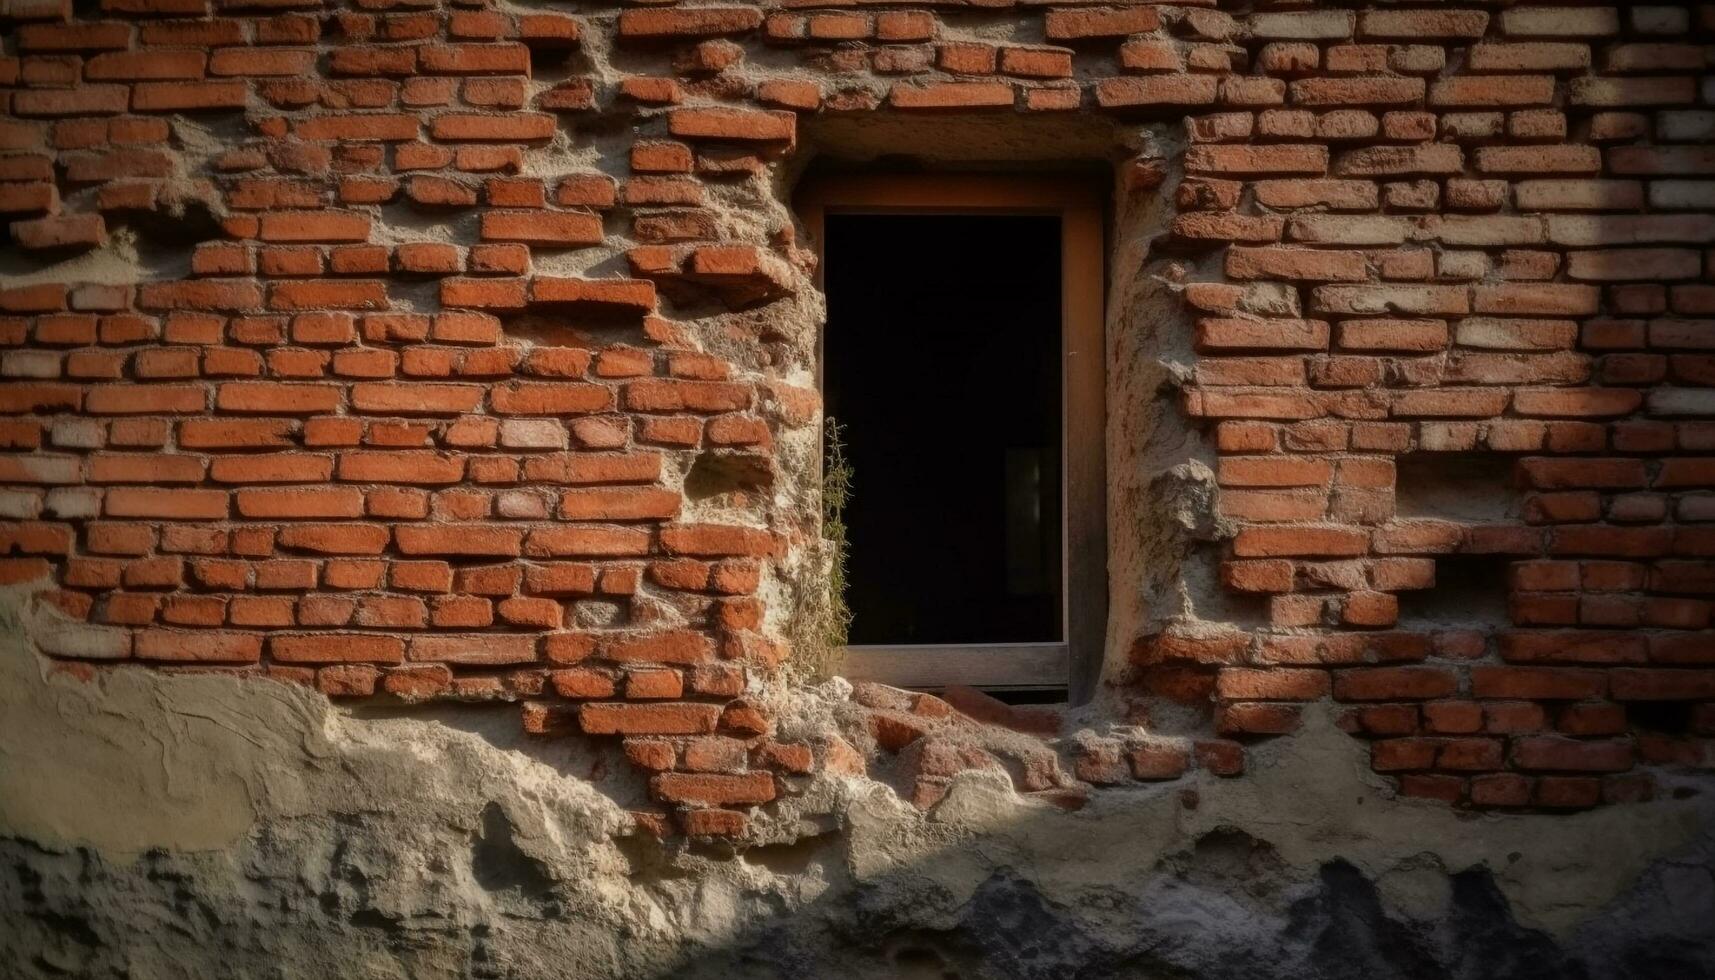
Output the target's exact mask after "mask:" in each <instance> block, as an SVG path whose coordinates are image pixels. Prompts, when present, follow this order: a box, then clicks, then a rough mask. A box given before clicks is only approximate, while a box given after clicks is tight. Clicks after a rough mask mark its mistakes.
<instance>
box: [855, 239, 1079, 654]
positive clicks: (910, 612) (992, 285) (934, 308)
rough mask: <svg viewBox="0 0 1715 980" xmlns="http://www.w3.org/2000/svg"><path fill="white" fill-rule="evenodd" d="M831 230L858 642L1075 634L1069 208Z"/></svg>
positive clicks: (1014, 639) (1046, 639)
mask: <svg viewBox="0 0 1715 980" xmlns="http://www.w3.org/2000/svg"><path fill="white" fill-rule="evenodd" d="M824 237H825V238H826V242H825V247H824V261H825V265H824V273H823V281H824V286H825V288H826V290H827V297H828V324H827V332H826V336H825V339H824V345H823V361H822V370H823V385H824V393H825V395H826V398H827V408H828V413H829V414H830V415H832V416H833V417H834V418H835V419H836V420H838V421H839V423H840V424H841V426H842V427H843V430H844V432H843V435H844V441H845V444H846V455H847V457H848V459H849V460H850V462H851V466H852V470H853V476H852V496H851V500H850V502H849V504H848V507H847V512H846V520H847V525H848V539H849V541H850V544H851V555H850V562H849V573H850V574H849V582H850V587H849V591H848V594H847V599H848V601H849V603H850V605H851V608H852V613H853V622H852V628H851V634H850V635H851V642H852V643H854V644H903V643H1005V642H1051V641H1058V640H1060V639H1061V638H1062V636H1061V633H1062V629H1061V608H1062V603H1061V600H1060V593H1061V562H1060V556H1061V518H1060V506H1061V503H1060V483H1061V481H1060V471H1061V410H1060V405H1061V398H1060V376H1061V342H1060V330H1061V312H1060V303H1061V296H1060V219H1059V218H1058V217H1056V216H1030V215H840V214H829V215H828V216H827V219H826V225H825V229H824Z"/></svg>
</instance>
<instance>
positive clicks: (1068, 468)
mask: <svg viewBox="0 0 1715 980" xmlns="http://www.w3.org/2000/svg"><path fill="white" fill-rule="evenodd" d="M796 204H797V212H798V215H799V217H800V218H801V219H802V221H803V223H804V225H805V229H806V230H807V231H808V232H809V237H810V239H811V243H812V245H813V247H814V248H815V249H816V252H817V256H818V258H821V257H822V256H821V253H822V249H823V242H824V238H823V233H824V227H825V224H826V221H825V219H826V216H827V215H829V214H949V215H952V214H995V215H1057V216H1059V217H1060V219H1061V220H1060V235H1061V248H1060V256H1061V258H1060V286H1061V330H1060V335H1061V357H1060V362H1061V440H1062V442H1061V445H1062V454H1063V456H1062V458H1063V462H1062V464H1061V476H1060V478H1061V492H1062V494H1063V496H1062V503H1061V522H1062V526H1061V538H1060V540H1061V546H1060V551H1061V571H1062V579H1061V581H1062V583H1063V586H1062V595H1061V598H1062V607H1061V617H1062V619H1061V624H1062V625H1061V636H1062V637H1063V639H1062V640H1061V641H1059V642H1052V643H1006V644H997V643H971V644H921V645H904V644H901V645H886V646H882V645H864V646H849V647H847V648H846V649H845V655H846V656H845V666H844V669H843V670H842V672H841V673H842V674H843V675H844V676H845V677H847V678H850V679H852V680H874V681H881V682H883V683H886V684H892V685H894V686H897V687H907V688H942V687H947V686H951V685H968V686H971V687H979V688H986V689H990V690H1008V689H1011V690H1025V689H1053V688H1065V689H1067V690H1068V691H1069V693H1070V697H1071V700H1072V701H1073V703H1082V702H1084V701H1087V700H1089V698H1090V697H1091V696H1092V695H1093V694H1094V691H1095V686H1096V683H1097V680H1098V679H1099V676H1100V673H1101V665H1102V659H1103V647H1104V645H1105V643H1106V637H1107V604H1108V603H1107V599H1108V583H1107V560H1108V559H1107V552H1108V537H1107V465H1106V452H1105V442H1106V430H1107V424H1106V411H1107V407H1106V390H1107V373H1106V370H1105V365H1106V356H1105V352H1106V342H1105V324H1104V317H1103V309H1102V307H1103V303H1102V299H1103V293H1104V291H1105V287H1106V275H1105V273H1106V258H1105V252H1104V244H1103V219H1104V215H1105V212H1106V202H1105V199H1104V197H1103V195H1102V193H1101V192H1100V190H1099V188H1098V187H1097V186H1094V184H1093V182H1092V181H1088V180H1082V179H1077V178H1067V177H1031V176H1013V175H1006V176H1002V175H991V174H933V175H923V174H915V175H891V174H865V175H859V176H836V177H824V178H820V179H812V180H808V181H806V182H805V186H804V187H803V188H802V189H801V190H800V191H799V193H798V195H797V201H796ZM816 284H817V286H818V287H820V286H821V263H820V262H818V264H817V272H816ZM821 346H822V345H821V343H820V341H819V340H818V344H817V357H816V375H817V384H818V385H820V384H821V380H822V377H821V375H822V364H821V359H822V354H821Z"/></svg>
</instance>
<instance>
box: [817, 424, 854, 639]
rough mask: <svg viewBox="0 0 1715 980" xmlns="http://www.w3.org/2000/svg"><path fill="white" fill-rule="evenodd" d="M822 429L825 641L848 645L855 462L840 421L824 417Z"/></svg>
mask: <svg viewBox="0 0 1715 980" xmlns="http://www.w3.org/2000/svg"><path fill="white" fill-rule="evenodd" d="M822 424H823V429H822V541H823V542H824V547H825V548H826V549H827V556H828V591H827V599H826V601H827V607H826V609H827V615H826V620H825V622H824V623H823V641H824V642H825V643H826V644H827V646H828V648H829V649H830V650H839V649H840V648H842V647H844V646H845V645H846V640H847V638H848V636H849V633H850V630H851V625H852V610H851V607H850V606H849V605H847V604H846V557H847V555H848V553H849V552H850V549H851V545H850V543H849V542H848V541H847V540H846V519H845V518H846V504H847V503H849V502H850V501H851V495H852V464H851V462H850V461H849V460H847V459H846V446H845V442H844V441H843V440H842V439H841V435H840V423H839V421H838V420H836V419H834V418H833V417H831V416H830V417H828V418H826V419H824V420H823V423H822Z"/></svg>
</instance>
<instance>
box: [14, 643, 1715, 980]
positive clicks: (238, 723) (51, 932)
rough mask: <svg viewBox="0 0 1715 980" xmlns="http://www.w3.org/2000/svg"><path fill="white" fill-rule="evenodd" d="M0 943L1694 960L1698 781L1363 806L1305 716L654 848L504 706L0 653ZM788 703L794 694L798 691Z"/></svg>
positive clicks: (997, 969)
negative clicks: (1221, 774)
mask: <svg viewBox="0 0 1715 980" xmlns="http://www.w3.org/2000/svg"><path fill="white" fill-rule="evenodd" d="M0 673H3V676H0V838H3V839H0V860H3V861H4V863H5V865H6V873H5V874H4V875H3V876H0V882H3V883H0V906H3V907H4V908H5V909H6V910H7V921H8V927H7V928H6V929H5V930H0V957H3V961H4V962H6V963H8V964H11V966H9V967H8V969H9V970H16V971H17V973H16V974H15V975H21V976H29V977H35V976H42V977H47V976H65V975H70V976H89V977H105V976H131V977H156V976H180V975H195V976H214V975H220V976H229V977H326V976H355V977H377V978H379V977H414V978H420V977H443V976H444V977H464V976H492V977H579V978H582V977H627V978H638V977H654V976H667V975H672V976H675V977H684V976H692V977H697V976H708V977H716V976H719V977H818V978H820V977H835V978H838V977H925V978H926V977H954V976H957V977H1067V976H1078V977H1106V976H1123V977H1133V976H1135V977H1156V976H1172V977H1219V978H1223V980H1230V978H1235V977H1253V976H1254V977H1265V976H1267V977H1273V976H1294V977H1346V976H1365V977H1394V976H1399V977H1408V976H1409V977H1415V976H1472V977H1477V976H1481V977H1499V976H1505V977H1526V976H1541V977H1569V976H1591V977H1608V976H1623V977H1652V978H1654V977H1663V976H1676V977H1694V976H1708V975H1711V974H1712V973H1715V819H1712V817H1715V805H1712V802H1711V801H1712V800H1715V797H1710V796H1709V795H1707V794H1694V795H1690V796H1688V797H1686V798H1681V799H1670V800H1663V801H1658V802H1654V803H1648V804H1637V805H1629V806H1616V807H1608V808H1603V809H1600V810H1597V811H1591V812H1587V813H1581V814H1575V815H1566V816H1542V815H1495V814H1488V815H1472V814H1460V813H1457V812H1455V811H1452V810H1449V809H1447V808H1445V807H1442V806H1438V805H1436V804H1433V803H1427V802H1421V801H1409V800H1402V799H1396V798H1394V797H1393V796H1392V795H1391V792H1390V791H1389V790H1388V789H1387V788H1386V787H1385V785H1384V784H1383V783H1382V782H1381V780H1380V779H1379V777H1376V776H1375V775H1373V774H1372V773H1370V772H1369V770H1368V767H1367V765H1366V763H1365V760H1364V758H1363V751H1362V749H1361V747H1360V746H1358V745H1357V744H1356V743H1355V742H1353V741H1352V740H1351V739H1350V738H1348V737H1347V736H1345V735H1344V734H1342V733H1340V732H1339V731H1337V730H1335V729H1334V728H1333V727H1332V725H1331V723H1330V722H1329V721H1328V719H1327V718H1325V717H1320V716H1318V717H1315V718H1312V719H1311V720H1310V723H1309V724H1308V726H1307V731H1306V732H1305V734H1304V735H1303V736H1302V737H1299V738H1295V739H1291V740H1276V741H1275V742H1272V743H1268V744H1267V745H1266V746H1264V747H1262V748H1261V749H1259V750H1258V751H1256V752H1254V753H1253V755H1252V757H1251V758H1252V761H1251V771H1250V777H1249V778H1247V779H1244V780H1221V779H1218V778H1215V777H1209V776H1204V777H1201V778H1200V781H1197V780H1193V781H1191V782H1190V783H1189V784H1187V783H1176V784H1174V786H1173V787H1172V788H1170V789H1169V788H1154V787H1139V788H1137V789H1135V790H1123V791H1109V792H1105V793H1102V794H1097V795H1096V796H1095V797H1093V798H1092V801H1091V803H1090V805H1089V806H1088V807H1086V808H1085V809H1084V810H1082V811H1080V812H1076V813H1068V812H1064V811H1061V810H1059V809H1057V808H1055V807H1053V806H1050V805H1047V804H1042V803H1036V802H1031V801H1026V800H1023V799H1021V798H1019V797H1018V796H1016V795H1015V794H1014V793H1013V791H1012V789H1011V787H1010V786H1009V785H1007V784H1006V783H1005V780H1004V777H1002V776H999V775H998V774H989V773H982V772H972V773H968V774H965V775H962V776H960V777H958V778H957V779H956V780H955V781H954V785H953V787H952V788H951V790H950V791H949V792H948V794H947V796H946V797H945V798H944V799H943V800H942V801H941V802H940V803H939V804H938V805H937V806H935V807H934V808H933V809H932V810H930V811H929V812H928V813H927V814H923V813H919V812H918V811H917V810H916V809H914V808H913V807H911V806H909V805H908V804H907V803H905V802H903V801H901V800H900V799H899V798H898V796H897V795H896V794H895V793H894V791H893V790H891V789H889V788H888V787H886V786H884V785H882V784H880V783H876V782H872V781H869V780H864V779H857V778H850V777H839V776H826V775H824V776H819V777H816V782H814V783H813V784H811V785H810V786H809V787H808V789H807V790H806V792H804V793H803V794H802V795H800V796H797V797H794V798H793V799H792V800H791V801H790V802H789V803H783V804H777V805H776V806H775V807H774V808H772V809H771V810H769V809H765V811H764V812H763V813H762V814H760V815H759V817H758V825H757V829H758V831H759V834H758V839H759V840H761V841H764V842H765V843H761V844H759V845H754V846H747V847H746V848H745V849H743V850H739V851H734V850H731V849H729V848H728V847H727V846H726V845H721V846H718V847H716V846H712V845H696V844H686V843H684V842H667V843H663V842H659V841H656V840H655V839H653V838H650V837H647V836H643V835H641V834H639V833H638V832H637V830H636V829H635V826H634V824H633V823H632V821H631V820H630V819H629V818H628V817H627V816H626V814H625V812H624V810H623V806H622V802H615V800H616V799H618V800H620V801H623V800H624V799H625V796H626V794H627V792H628V791H629V788H628V786H627V785H626V782H625V781H626V780H627V779H629V778H631V777H630V776H629V775H628V774H627V773H626V771H625V768H624V767H623V765H616V764H614V763H615V761H616V760H609V759H607V758H605V757H604V756H603V755H602V754H601V752H600V751H596V750H591V749H589V748H588V747H580V746H577V745H575V744H571V743H573V742H574V741H575V740H554V741H553V742H552V743H551V744H544V743H541V742H540V741H537V742H526V741H524V740H523V738H522V736H520V735H517V734H515V733H516V716H515V715H514V714H513V713H512V711H511V710H508V709H506V708H505V707H504V706H496V707H492V708H489V707H478V706H472V707H465V708H448V709H447V710H446V711H445V712H443V713H441V714H439V715H431V716H428V717H425V716H423V715H421V714H416V715H413V716H410V717H405V716H398V717H387V716H362V717H359V716H356V715H353V714H351V713H348V712H343V711H340V710H336V709H334V708H333V707H332V706H330V704H329V703H328V702H327V701H326V700H325V699H324V698H322V697H321V696H320V695H318V694H315V693H313V692H310V691H306V690H301V689H298V688H295V687H292V686H288V685H282V684H277V683H272V682H267V681H257V680H248V681H246V680H235V679H232V678H225V677H194V676H165V675H159V674H152V673H149V672H145V671H141V670H128V671H118V672H115V673H113V674H111V675H107V676H104V677H103V678H102V679H101V680H100V681H99V682H97V683H85V682H81V681H77V680H74V679H72V678H70V677H66V676H46V675H44V674H43V673H42V667H41V665H40V663H39V661H38V660H37V659H36V658H35V656H34V655H33V654H30V653H28V652H27V651H26V650H25V649H24V647H23V645H22V644H21V642H20V640H19V636H18V632H17V629H16V627H15V626H14V627H12V628H11V629H9V630H8V635H7V637H6V640H5V643H4V647H3V648H0ZM805 710H806V711H814V710H816V709H815V705H814V703H813V699H808V700H807V701H806V707H805Z"/></svg>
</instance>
